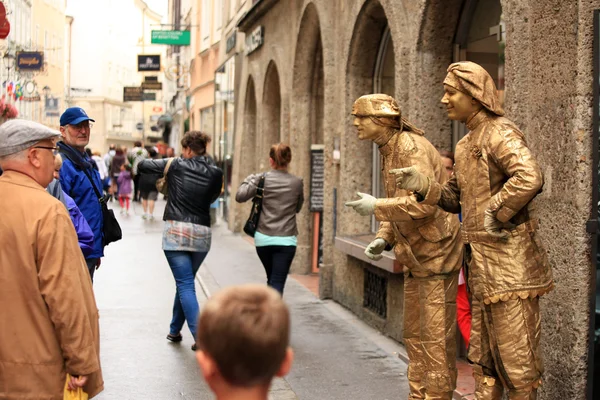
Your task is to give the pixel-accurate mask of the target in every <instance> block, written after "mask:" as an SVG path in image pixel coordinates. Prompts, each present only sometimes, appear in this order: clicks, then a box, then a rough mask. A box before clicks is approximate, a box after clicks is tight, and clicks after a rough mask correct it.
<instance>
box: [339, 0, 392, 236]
mask: <svg viewBox="0 0 600 400" xmlns="http://www.w3.org/2000/svg"><path fill="white" fill-rule="evenodd" d="M387 26H388V19H387V16H386V13H385V11H384V9H383V6H382V5H381V3H380V2H379V1H377V0H367V1H365V3H364V4H363V7H362V9H361V10H360V12H359V14H358V17H357V19H356V22H355V24H354V30H353V33H352V39H351V40H350V49H349V55H348V64H347V66H346V88H347V92H346V100H345V104H346V110H351V109H352V104H353V103H354V101H355V100H356V99H357V98H358V97H360V96H362V95H365V94H370V93H373V84H374V74H375V67H376V64H377V55H378V52H379V48H380V42H381V39H382V37H383V34H384V32H385V30H386V27H387ZM346 121H347V123H346V129H345V134H344V135H343V136H342V140H341V151H342V160H341V161H342V162H341V168H342V171H341V172H342V173H341V177H342V178H341V182H340V196H341V198H342V199H351V198H353V197H354V196H355V192H356V191H357V190H359V191H361V192H367V193H370V192H371V191H372V186H373V181H372V178H373V177H372V170H373V167H372V162H373V145H372V142H371V141H360V140H359V139H358V137H357V135H356V128H355V127H354V126H353V125H352V118H351V117H350V116H348V118H347V120H346ZM341 212H342V213H344V214H346V213H349V214H346V215H347V216H348V218H353V222H355V223H352V224H348V225H347V226H348V227H349V229H350V230H349V231H348V232H343V233H344V234H355V233H364V232H368V231H370V230H371V226H370V221H369V220H368V219H366V218H362V219H360V220H359V219H356V218H355V217H354V216H353V215H352V213H351V212H349V211H348V210H345V209H342V210H341Z"/></svg>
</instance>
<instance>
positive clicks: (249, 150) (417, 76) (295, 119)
mask: <svg viewBox="0 0 600 400" xmlns="http://www.w3.org/2000/svg"><path fill="white" fill-rule="evenodd" d="M595 8H600V1H598V0H591V1H577V0H569V1H562V0H410V1H409V0H379V1H377V0H312V1H311V0H260V1H255V2H254V4H253V6H252V8H251V9H250V10H249V11H248V13H246V14H245V16H244V17H243V18H242V19H241V20H240V21H239V22H238V29H239V30H240V31H241V32H242V33H245V35H246V52H245V53H248V54H245V55H244V57H243V58H242V62H241V65H240V68H239V71H236V75H238V78H237V87H236V93H238V96H236V120H237V121H238V123H237V125H236V130H235V139H234V143H235V145H234V149H233V178H232V187H233V190H235V188H236V187H237V186H238V185H239V183H240V182H241V180H242V179H244V177H245V176H246V175H247V174H249V173H251V172H256V171H260V170H264V169H265V168H267V166H268V162H267V161H268V148H269V146H270V145H271V144H272V143H276V142H279V141H284V142H288V143H290V144H291V146H292V150H293V160H292V165H291V170H292V171H291V172H293V173H294V174H296V175H299V176H302V177H303V178H304V181H305V190H306V193H305V194H306V198H309V196H310V193H309V187H310V184H309V183H310V172H311V167H310V165H311V163H310V162H311V146H313V145H324V160H325V179H324V210H323V213H322V224H323V225H322V246H323V249H322V250H323V251H322V255H323V257H322V260H321V262H320V265H319V274H320V292H321V297H323V298H333V299H334V300H335V301H337V302H339V303H341V304H343V305H344V306H346V307H347V308H349V309H350V310H352V311H353V312H354V313H356V314H357V315H359V316H360V317H361V318H363V319H365V320H367V321H368V322H369V323H371V324H372V325H374V326H376V327H378V328H379V329H380V330H381V331H382V332H384V333H385V334H387V335H389V336H391V337H393V338H395V339H397V340H400V341H401V339H402V309H403V306H404V305H403V300H402V298H403V296H402V294H403V293H402V291H403V286H402V285H403V276H402V273H401V272H402V271H401V268H399V266H398V265H396V264H395V263H394V261H393V257H392V256H391V255H389V254H388V255H387V256H386V257H384V259H383V260H382V261H380V262H378V263H374V262H369V260H368V259H366V258H364V257H363V256H362V251H363V250H364V247H365V246H366V244H367V243H368V242H369V240H370V239H371V238H372V237H373V236H374V234H373V231H374V228H375V222H374V221H372V220H371V219H369V218H366V217H358V216H357V215H356V214H355V213H354V212H352V211H351V210H347V209H345V208H344V206H343V203H344V202H345V201H347V200H348V199H351V198H353V197H355V193H356V192H357V191H363V192H374V193H375V194H377V193H378V192H379V190H380V189H379V184H378V183H379V181H380V173H381V171H380V167H379V164H378V163H379V160H378V156H374V154H376V153H374V149H373V147H372V145H371V144H370V143H364V142H360V141H359V140H358V138H357V135H356V131H355V128H354V127H353V126H352V119H351V117H350V110H351V105H352V103H353V101H354V100H355V99H356V98H358V97H359V96H361V95H363V94H367V93H373V92H384V93H388V94H391V95H393V96H394V97H395V98H396V99H397V100H398V102H399V104H400V106H401V109H402V112H403V114H404V115H405V116H406V117H407V118H408V119H409V120H411V121H412V122H414V123H415V124H416V125H417V126H419V127H420V128H422V129H424V130H425V132H426V137H427V138H428V139H429V140H430V141H431V142H432V143H433V144H434V145H435V146H437V147H438V148H440V149H448V150H449V149H451V148H452V147H453V145H454V144H455V143H456V141H457V140H458V139H459V138H460V137H461V135H463V134H464V131H465V128H464V127H463V126H459V125H458V124H452V123H451V122H450V121H449V120H448V118H447V116H446V113H445V111H444V109H443V107H442V104H441V103H440V99H441V97H442V95H443V86H442V80H443V79H444V77H445V74H446V68H447V67H448V65H449V64H450V63H451V62H453V61H459V60H467V59H468V60H472V61H476V62H479V63H480V64H482V65H484V67H486V69H488V71H489V72H490V74H491V75H492V76H493V77H494V78H495V80H496V83H497V86H498V88H499V90H500V95H501V96H502V97H503V98H504V100H503V101H504V106H505V109H506V111H507V116H508V117H509V118H510V119H512V120H514V121H515V122H516V123H517V125H518V126H520V128H521V129H522V130H523V132H524V133H525V135H526V137H527V140H528V143H529V145H530V147H531V148H532V150H533V152H534V153H535V154H536V155H537V157H538V160H539V162H540V164H541V165H542V167H543V170H544V173H545V180H546V183H545V186H544V191H543V193H542V194H541V195H539V196H538V199H537V200H536V204H537V210H538V214H539V217H540V220H541V228H540V233H541V236H542V238H543V240H544V242H545V243H546V247H547V251H548V254H549V258H550V260H551V263H552V267H553V271H554V276H555V279H556V289H555V290H554V291H553V292H552V293H551V294H549V295H547V296H545V297H544V298H543V300H542V309H543V352H544V359H545V366H546V373H545V376H544V380H545V382H544V386H543V388H542V390H541V398H543V399H584V398H586V391H587V390H588V388H589V385H588V382H589V381H590V379H589V378H588V374H589V371H590V364H591V361H590V360H589V349H590V333H589V332H590V329H589V327H590V318H593V315H592V314H591V312H590V299H591V296H592V294H593V292H594V290H595V288H594V287H592V282H593V279H592V278H591V275H592V271H593V264H592V259H591V257H590V254H591V235H590V234H589V233H587V231H586V222H587V220H588V219H590V215H591V213H592V193H593V190H597V189H594V188H593V187H592V170H593V168H592V156H593V154H592V153H593V148H592V103H593V101H592V98H593V92H592V74H593V68H592V51H593V10H594V9H595ZM248 38H250V40H249V39H248ZM249 50H250V51H249ZM247 213H248V205H247V204H244V205H233V204H232V207H231V210H230V217H229V221H228V222H229V226H230V228H231V229H232V230H234V231H239V230H240V229H241V226H242V225H243V222H244V220H245V218H246V217H247ZM313 221H314V218H313V214H312V213H311V212H310V211H309V210H308V207H305V209H304V210H303V211H302V212H301V213H300V214H299V218H298V222H299V230H300V235H299V238H298V251H297V253H296V254H297V255H296V259H295V262H294V265H293V271H294V272H297V273H308V272H309V271H310V269H311V261H310V260H311V258H312V250H313V246H315V244H314V243H315V242H314V241H313V231H314V229H315V227H314V226H313V225H314V223H313ZM408 306H410V305H408Z"/></svg>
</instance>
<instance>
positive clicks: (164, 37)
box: [150, 31, 191, 46]
mask: <svg viewBox="0 0 600 400" xmlns="http://www.w3.org/2000/svg"><path fill="white" fill-rule="evenodd" d="M190 38H191V35H190V31H152V34H151V37H150V43H153V44H170V45H172V46H189V45H190Z"/></svg>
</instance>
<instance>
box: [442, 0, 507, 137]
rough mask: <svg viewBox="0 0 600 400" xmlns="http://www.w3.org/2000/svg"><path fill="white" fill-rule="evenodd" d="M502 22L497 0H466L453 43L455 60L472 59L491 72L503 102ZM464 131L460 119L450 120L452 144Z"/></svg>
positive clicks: (503, 35)
mask: <svg viewBox="0 0 600 400" xmlns="http://www.w3.org/2000/svg"><path fill="white" fill-rule="evenodd" d="M505 34H506V30H505V24H504V19H503V15H502V5H501V4H500V1H499V0H467V1H466V2H465V6H464V9H463V13H462V15H461V18H460V22H459V26H458V29H457V32H456V38H455V44H454V61H473V62H475V63H477V64H479V65H481V66H482V67H483V68H485V70H486V71H487V72H488V73H489V74H490V75H491V76H492V78H493V79H494V83H495V84H496V88H497V89H498V97H499V98H500V104H502V105H503V106H504V90H505V87H504V48H505ZM466 134H467V129H466V126H465V125H464V124H463V123H461V122H453V123H452V146H453V147H454V146H456V143H457V142H458V141H459V140H460V139H461V138H462V137H463V136H465V135H466Z"/></svg>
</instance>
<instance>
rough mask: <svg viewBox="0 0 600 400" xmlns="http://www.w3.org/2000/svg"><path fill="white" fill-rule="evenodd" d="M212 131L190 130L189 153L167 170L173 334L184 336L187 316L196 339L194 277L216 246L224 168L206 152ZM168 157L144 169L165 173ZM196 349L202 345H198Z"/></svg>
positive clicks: (183, 142) (171, 337) (178, 337)
mask: <svg viewBox="0 0 600 400" xmlns="http://www.w3.org/2000/svg"><path fill="white" fill-rule="evenodd" d="M209 142H210V137H209V136H208V135H206V134H204V133H202V132H197V131H194V132H187V133H186V134H185V135H184V136H183V138H182V139H181V146H182V148H183V151H182V153H183V155H182V156H181V157H178V158H175V159H174V160H173V161H172V163H171V165H170V167H169V171H168V173H167V175H166V178H167V186H168V190H169V198H168V200H167V206H166V207H165V213H164V216H163V220H164V221H165V225H164V230H163V242H162V248H163V251H164V252H165V256H166V257H167V261H168V262H169V266H170V267H171V271H172V272H173V277H174V278H175V283H176V287H177V291H176V295H175V302H174V305H173V318H172V319H171V326H170V330H169V334H168V335H167V339H168V340H170V341H172V342H180V341H181V340H182V335H181V329H182V327H183V324H184V323H185V321H187V324H188V327H189V329H190V332H191V333H192V336H193V337H194V339H195V338H196V327H197V322H198V310H199V307H198V299H197V298H196V287H195V283H194V277H195V276H196V272H198V269H199V268H200V265H201V264H202V262H203V261H204V258H205V257H206V255H207V254H208V251H209V250H210V244H211V239H212V234H211V229H210V213H209V209H210V203H212V202H213V201H215V199H216V198H217V197H218V196H219V193H220V191H221V185H222V183H223V172H222V171H221V170H220V169H219V168H217V167H216V166H214V165H212V163H210V162H209V160H208V159H207V157H206V146H207V145H208V143H209ZM167 162H168V159H162V160H148V159H146V160H142V161H141V162H140V163H139V165H138V171H140V172H141V173H142V174H145V173H149V174H161V175H162V174H163V172H164V170H165V166H166V164H167ZM192 349H194V350H195V349H196V345H195V344H194V345H193V346H192Z"/></svg>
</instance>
